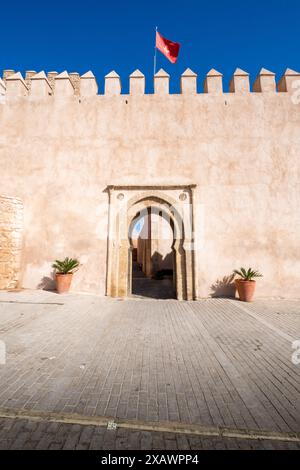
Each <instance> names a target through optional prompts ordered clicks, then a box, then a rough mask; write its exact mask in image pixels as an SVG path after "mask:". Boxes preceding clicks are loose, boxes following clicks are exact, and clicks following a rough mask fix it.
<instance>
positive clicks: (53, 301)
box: [0, 291, 300, 448]
mask: <svg viewBox="0 0 300 470" xmlns="http://www.w3.org/2000/svg"><path fill="white" fill-rule="evenodd" d="M297 339H300V301H296V300H295V301H294V300H288V301H283V300H257V301H256V302H254V303H253V304H242V303H240V302H238V301H234V300H228V299H210V300H203V301H199V302H177V301H174V300H161V301H159V300H133V299H131V300H126V301H121V300H117V299H108V298H100V297H97V296H89V295H75V294H69V295H61V296H58V295H57V294H55V293H50V292H45V291H21V292H19V293H16V292H1V293H0V340H2V341H5V343H6V348H7V362H6V365H0V408H2V409H4V408H5V409H9V410H10V411H11V412H13V411H14V410H16V411H17V410H33V411H47V412H63V413H78V414H81V415H84V416H109V417H117V418H122V419H127V420H139V421H141V422H148V421H154V422H161V421H167V422H171V423H176V422H180V423H187V424H197V425H201V426H208V427H209V426H215V427H218V426H224V427H228V428H230V429H241V430H246V431H261V430H265V431H274V432H276V433H279V434H282V436H283V437H284V434H285V433H289V432H297V433H299V432H300V401H299V400H300V398H299V397H300V394H299V391H300V365H298V366H297V365H294V364H293V363H292V360H291V357H292V353H293V349H292V342H293V341H294V340H297ZM4 421H5V422H7V420H4ZM8 421H10V422H11V421H14V420H8ZM18 422H21V420H18ZM41 424H42V423H41ZM46 424H47V423H46ZM16 425H17V423H16ZM18 426H20V425H18ZM60 426H62V427H63V426H67V425H66V424H61V425H60ZM69 426H70V425H69ZM74 426H78V425H74ZM97 429H100V428H97ZM85 432H87V431H85ZM110 432H114V431H110ZM118 432H121V433H124V432H125V431H124V430H120V429H119V430H117V432H116V435H118ZM127 433H128V436H129V435H130V432H129V431H127ZM132 433H133V434H134V435H135V436H137V435H138V434H139V433H138V434H136V433H137V431H132ZM141 433H142V431H141V432H140V434H139V435H140V436H141V435H142V434H141ZM125 434H126V433H125ZM150 434H151V435H152V433H150ZM154 434H155V436H157V435H158V433H154ZM147 435H148V434H147ZM173 437H174V434H173ZM116 439H117V437H116ZM124 439H125V441H126V439H127V437H126V436H125V438H124ZM128 439H129V437H128ZM149 439H150V438H149ZM197 439H200V438H199V437H198V438H197ZM200 440H201V439H200ZM104 441H105V440H104ZM149 442H150V441H149ZM199 442H200V441H199ZM63 445H64V444H63ZM103 445H106V444H103ZM151 445H153V444H151ZM161 445H162V444H161ZM172 445H173V444H172ZM199 445H200V444H199ZM211 445H212V446H213V444H211ZM243 445H245V440H244V441H243ZM291 445H292V444H291ZM149 446H150V444H149ZM162 448H163V447H162Z"/></svg>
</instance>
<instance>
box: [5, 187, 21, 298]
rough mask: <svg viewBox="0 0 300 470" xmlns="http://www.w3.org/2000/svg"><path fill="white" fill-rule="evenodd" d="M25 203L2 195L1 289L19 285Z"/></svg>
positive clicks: (13, 287)
mask: <svg viewBox="0 0 300 470" xmlns="http://www.w3.org/2000/svg"><path fill="white" fill-rule="evenodd" d="M22 232H23V204H22V202H21V201H20V199H17V198H10V197H6V196H0V289H15V288H17V287H19V283H20V273H21V255H22Z"/></svg>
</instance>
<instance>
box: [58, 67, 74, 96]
mask: <svg viewBox="0 0 300 470" xmlns="http://www.w3.org/2000/svg"><path fill="white" fill-rule="evenodd" d="M74 93H75V89H74V86H73V84H72V81H71V79H70V75H69V74H68V72H67V71H64V72H62V73H60V74H59V75H56V77H55V96H56V97H57V98H64V97H68V96H74Z"/></svg>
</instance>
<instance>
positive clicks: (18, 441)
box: [0, 419, 300, 451]
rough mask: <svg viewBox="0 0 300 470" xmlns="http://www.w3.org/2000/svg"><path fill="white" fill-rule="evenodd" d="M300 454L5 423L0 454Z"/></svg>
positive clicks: (158, 435) (159, 435) (267, 444)
mask: <svg viewBox="0 0 300 470" xmlns="http://www.w3.org/2000/svg"><path fill="white" fill-rule="evenodd" d="M1 449H5V450H7V449H8V450H9V449H10V450H13V449H15V450H19V449H29V450H30V449H36V450H38V449H40V450H48V449H49V450H60V449H63V450H77V449H79V450H107V449H109V450H136V449H142V450H177V449H179V450H184V451H187V450H249V449H250V450H300V443H295V442H276V441H273V442H272V441H269V440H250V439H236V438H235V439H233V438H231V439H228V438H227V439H224V438H222V439H221V438H218V437H199V436H191V435H182V434H173V433H166V432H164V433H163V432H147V431H133V430H127V429H117V430H115V431H111V430H107V429H106V428H103V427H95V426H80V425H78V424H75V425H74V424H73V425H70V424H61V423H47V422H33V421H28V420H13V419H2V420H1V421H0V450H1Z"/></svg>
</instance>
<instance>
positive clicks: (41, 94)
mask: <svg viewBox="0 0 300 470" xmlns="http://www.w3.org/2000/svg"><path fill="white" fill-rule="evenodd" d="M30 95H31V96H33V97H37V98H46V97H48V96H51V95H52V88H51V86H50V83H49V80H48V78H47V76H46V74H45V72H44V71H43V70H42V71H41V72H39V73H37V74H35V75H34V76H32V77H31V90H30Z"/></svg>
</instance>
